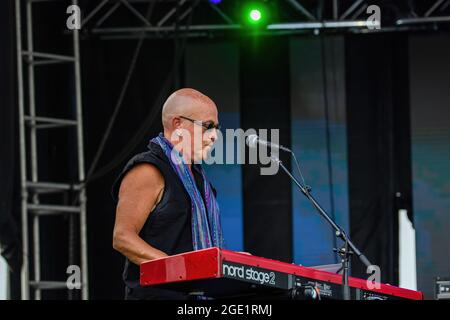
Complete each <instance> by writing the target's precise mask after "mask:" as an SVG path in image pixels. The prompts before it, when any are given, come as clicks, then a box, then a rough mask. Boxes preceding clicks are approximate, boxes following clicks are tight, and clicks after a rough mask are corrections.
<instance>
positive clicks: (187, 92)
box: [162, 88, 218, 162]
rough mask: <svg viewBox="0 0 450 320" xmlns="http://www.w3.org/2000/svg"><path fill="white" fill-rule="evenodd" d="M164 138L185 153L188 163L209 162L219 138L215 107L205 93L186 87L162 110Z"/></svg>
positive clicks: (168, 101) (166, 103)
mask: <svg viewBox="0 0 450 320" xmlns="http://www.w3.org/2000/svg"><path fill="white" fill-rule="evenodd" d="M162 123H163V127H164V136H165V137H166V138H167V139H169V141H171V142H172V144H174V145H175V147H176V148H177V149H178V150H179V151H181V152H182V153H183V156H184V157H185V159H186V160H187V161H189V162H194V161H195V162H199V161H201V160H203V159H206V157H207V155H208V152H209V150H210V149H211V148H212V144H213V143H214V141H215V140H216V139H217V131H216V129H209V130H207V129H206V128H205V127H208V126H209V127H211V125H214V126H216V125H218V114H217V107H216V104H215V103H214V102H213V101H212V100H211V99H210V98H209V97H207V96H205V95H204V94H203V93H201V92H199V91H197V90H194V89H190V88H184V89H180V90H177V91H175V92H174V93H172V94H171V95H170V96H169V98H168V99H167V100H166V102H165V103H164V106H163V109H162Z"/></svg>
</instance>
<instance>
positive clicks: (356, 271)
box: [346, 34, 412, 284]
mask: <svg viewBox="0 0 450 320" xmlns="http://www.w3.org/2000/svg"><path fill="white" fill-rule="evenodd" d="M346 68H347V71H346V86H347V89H346V90H347V130H348V132H347V136H348V159H349V160H348V161H349V199H350V204H349V207H350V234H351V238H352V240H353V241H354V242H355V244H356V245H357V247H359V248H360V249H361V251H362V252H363V253H365V254H366V256H367V257H368V258H369V260H370V261H371V262H372V263H373V264H375V265H378V266H379V267H380V269H381V281H382V282H388V283H391V284H396V283H398V210H399V209H401V208H405V209H408V212H410V213H411V208H412V205H411V162H410V136H409V135H410V134H409V101H408V96H409V93H408V81H409V80H408V60H407V38H406V35H405V34H384V35H352V36H347V37H346ZM352 275H353V276H356V277H362V278H367V276H368V274H367V273H366V268H365V266H363V265H362V264H361V263H360V262H359V261H357V259H356V258H354V259H353V264H352Z"/></svg>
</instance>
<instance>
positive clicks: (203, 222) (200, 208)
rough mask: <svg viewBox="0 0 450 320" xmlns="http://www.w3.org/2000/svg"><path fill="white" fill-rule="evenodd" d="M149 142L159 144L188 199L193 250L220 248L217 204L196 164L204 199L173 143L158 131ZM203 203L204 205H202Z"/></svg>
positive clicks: (220, 234) (220, 238)
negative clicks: (189, 200)
mask: <svg viewBox="0 0 450 320" xmlns="http://www.w3.org/2000/svg"><path fill="white" fill-rule="evenodd" d="M150 142H153V143H155V144H157V145H159V146H160V147H161V148H162V150H163V151H164V154H165V155H166V156H167V158H168V159H169V162H170V164H171V166H172V168H173V170H175V172H176V173H177V175H178V177H179V178H180V180H181V182H182V183H183V186H184V188H185V189H186V191H187V193H188V194H189V197H190V198H191V210H192V211H191V212H192V215H191V216H192V218H191V220H192V221H191V227H192V228H191V229H192V244H193V248H194V250H200V249H205V248H210V247H219V248H222V247H223V236H222V228H221V223H220V215H219V206H218V204H217V200H216V198H215V196H214V193H213V192H212V189H211V185H210V184H209V182H208V180H207V179H206V175H205V171H204V170H203V168H202V167H201V166H199V169H200V173H201V175H202V179H203V185H204V188H205V190H204V191H205V201H203V199H202V195H201V193H200V191H199V190H198V188H197V185H196V183H195V179H194V176H193V174H192V172H191V171H190V170H189V167H188V166H187V165H186V163H185V160H184V159H183V157H182V155H181V154H180V153H179V152H178V151H177V150H176V149H173V145H172V144H171V143H170V141H169V140H167V139H166V138H165V137H164V135H163V134H162V133H160V134H159V135H158V136H157V137H155V138H153V139H152V140H151V141H150ZM205 204H206V207H205Z"/></svg>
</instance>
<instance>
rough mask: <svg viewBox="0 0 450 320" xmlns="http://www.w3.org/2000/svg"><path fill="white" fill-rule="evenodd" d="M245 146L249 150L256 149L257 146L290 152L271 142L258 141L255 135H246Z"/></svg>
mask: <svg viewBox="0 0 450 320" xmlns="http://www.w3.org/2000/svg"><path fill="white" fill-rule="evenodd" d="M245 144H246V145H247V146H248V147H249V148H256V146H257V145H258V144H259V145H260V146H266V147H271V148H274V149H280V150H284V151H288V152H291V150H290V149H288V148H286V147H283V146H281V145H278V144H276V143H273V142H269V141H266V140H262V139H260V138H259V137H258V135H256V134H250V135H248V136H247V138H246V139H245Z"/></svg>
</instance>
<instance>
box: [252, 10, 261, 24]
mask: <svg viewBox="0 0 450 320" xmlns="http://www.w3.org/2000/svg"><path fill="white" fill-rule="evenodd" d="M261 17H262V14H261V11H260V10H258V9H252V10H251V11H250V19H251V20H252V21H254V22H258V21H260V20H261Z"/></svg>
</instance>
